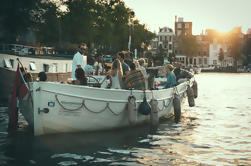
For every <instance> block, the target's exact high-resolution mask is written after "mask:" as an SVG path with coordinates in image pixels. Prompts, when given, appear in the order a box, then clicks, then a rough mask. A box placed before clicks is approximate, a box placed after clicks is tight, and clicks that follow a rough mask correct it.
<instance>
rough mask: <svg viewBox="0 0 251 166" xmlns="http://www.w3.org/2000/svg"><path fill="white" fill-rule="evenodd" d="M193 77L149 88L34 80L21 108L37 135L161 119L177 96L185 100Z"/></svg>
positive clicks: (92, 129) (169, 109) (99, 128)
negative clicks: (143, 108)
mask: <svg viewBox="0 0 251 166" xmlns="http://www.w3.org/2000/svg"><path fill="white" fill-rule="evenodd" d="M193 81H194V79H193V78H192V79H190V80H189V81H186V82H183V83H181V84H180V85H178V86H176V87H173V88H169V89H162V90H146V91H141V90H123V89H106V88H97V87H89V86H77V85H69V84H62V83H55V82H32V83H30V93H27V95H26V96H25V97H24V99H23V100H22V102H21V103H20V111H21V113H22V114H23V115H24V117H25V119H26V120H27V121H28V123H29V125H30V126H32V127H33V129H34V135H45V134H52V133H61V132H78V131H97V130H110V129H115V128H121V127H126V126H130V125H137V124H142V123H145V122H151V121H152V119H154V116H155V120H156V118H157V121H158V119H159V118H161V117H164V116H170V115H172V114H173V112H174V104H173V103H174V99H175V98H176V99H177V98H178V99H179V102H180V103H183V100H184V98H185V96H186V95H185V93H186V91H187V89H188V88H190V87H191V86H192V84H193ZM101 87H102V86H101ZM144 97H146V100H147V102H148V103H149V104H150V105H151V113H150V114H149V115H143V114H140V113H139V112H138V108H139V105H140V104H141V103H142V101H143V99H144ZM133 99H134V101H133Z"/></svg>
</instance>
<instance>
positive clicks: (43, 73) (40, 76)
mask: <svg viewBox="0 0 251 166" xmlns="http://www.w3.org/2000/svg"><path fill="white" fill-rule="evenodd" d="M38 78H39V81H46V80H47V76H46V73H45V72H44V71H42V72H40V73H38Z"/></svg>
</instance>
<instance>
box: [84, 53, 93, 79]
mask: <svg viewBox="0 0 251 166" xmlns="http://www.w3.org/2000/svg"><path fill="white" fill-rule="evenodd" d="M84 71H85V73H86V76H89V75H93V74H94V72H95V68H94V60H93V58H92V57H87V65H85V67H84Z"/></svg>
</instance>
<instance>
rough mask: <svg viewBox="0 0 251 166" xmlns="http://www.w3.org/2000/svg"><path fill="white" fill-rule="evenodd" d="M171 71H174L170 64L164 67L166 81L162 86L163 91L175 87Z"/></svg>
mask: <svg viewBox="0 0 251 166" xmlns="http://www.w3.org/2000/svg"><path fill="white" fill-rule="evenodd" d="M173 70H174V67H173V65H171V64H167V65H166V72H167V80H166V83H165V85H164V88H165V89H166V88H171V87H174V86H176V77H175V74H174V72H173Z"/></svg>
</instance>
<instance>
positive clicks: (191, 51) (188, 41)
mask: <svg viewBox="0 0 251 166" xmlns="http://www.w3.org/2000/svg"><path fill="white" fill-rule="evenodd" d="M179 41H180V44H179V47H180V49H181V50H182V51H183V53H184V54H185V55H186V56H188V57H193V56H195V55H196V54H197V52H198V49H199V46H198V43H197V40H196V38H195V36H193V35H184V36H181V37H180V38H179Z"/></svg>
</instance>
